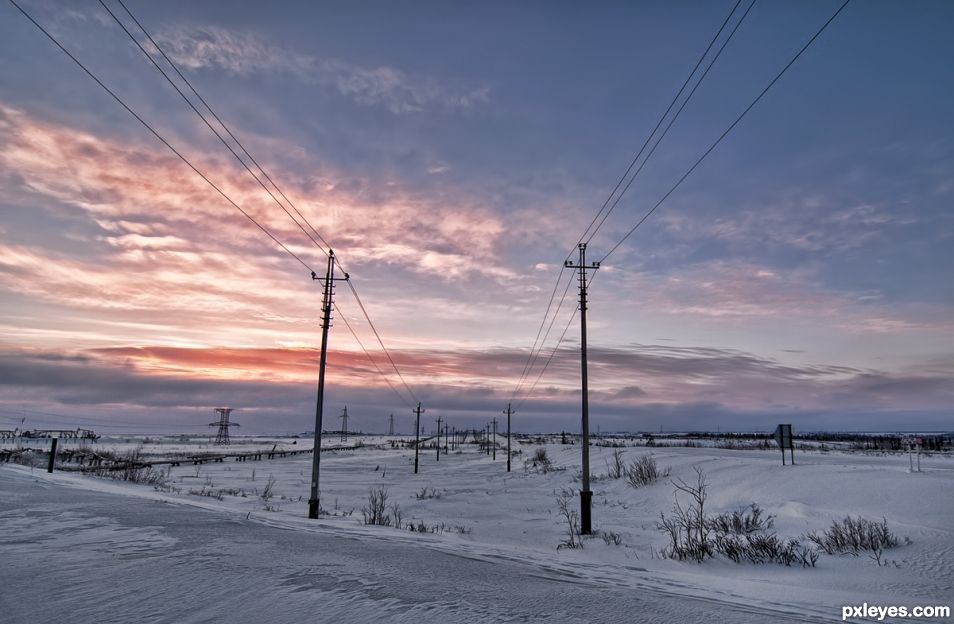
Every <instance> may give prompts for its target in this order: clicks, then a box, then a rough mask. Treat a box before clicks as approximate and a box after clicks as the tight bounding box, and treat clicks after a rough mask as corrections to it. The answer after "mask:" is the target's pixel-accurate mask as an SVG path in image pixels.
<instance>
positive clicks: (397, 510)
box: [390, 503, 403, 528]
mask: <svg viewBox="0 0 954 624" xmlns="http://www.w3.org/2000/svg"><path fill="white" fill-rule="evenodd" d="M390 509H391V519H392V520H393V522H394V526H396V527H398V528H400V527H401V517H402V515H403V514H402V513H401V506H400V505H398V504H397V503H391V507H390Z"/></svg>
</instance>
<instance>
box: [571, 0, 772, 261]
mask: <svg viewBox="0 0 954 624" xmlns="http://www.w3.org/2000/svg"><path fill="white" fill-rule="evenodd" d="M755 1H756V0H752V2H751V3H750V4H749V6H748V8H747V9H746V10H745V12H744V13H743V14H742V17H741V18H739V21H738V22H736V24H735V26H734V27H733V28H732V30H731V32H729V36H728V37H726V38H725V41H723V42H722V45H721V46H719V49H718V50H717V51H716V53H715V55H714V56H713V57H712V59H711V60H710V61H709V64H708V65H707V66H706V69H705V71H703V72H702V75H701V76H700V77H699V80H697V81H696V84H695V85H694V86H693V87H692V89H691V90H690V91H689V94H688V95H687V96H686V98H685V99H684V100H683V101H682V104H681V105H680V106H679V108H678V109H677V110H676V113H675V114H674V115H673V116H672V118H670V120H669V123H668V124H666V128H665V129H664V130H663V131H662V133H661V134H660V135H659V137H658V138H657V139H656V142H655V143H653V146H652V148H651V149H650V150H649V153H647V154H646V158H644V159H643V162H642V163H641V164H640V165H639V167H638V168H637V169H636V171H635V172H634V173H633V175H632V177H630V179H629V182H627V183H626V186H624V187H623V190H622V191H620V193H619V195H617V196H616V199H615V200H614V201H613V204H612V205H611V206H610V207H609V210H607V211H606V213H605V214H604V215H603V218H602V219H600V222H599V223H598V224H597V225H596V227H595V228H594V229H593V231H592V232H591V233H590V235H589V236H588V237H587V239H586V242H587V243H589V242H590V241H592V240H593V237H594V236H596V234H597V232H599V231H600V229H601V228H602V227H603V224H604V223H606V220H607V219H608V218H609V216H610V214H612V212H613V210H615V209H616V206H617V205H618V204H619V202H620V200H621V199H623V195H625V194H626V191H628V190H629V187H630V186H632V184H633V182H634V181H635V180H636V177H637V176H638V175H639V173H640V172H641V171H642V170H643V167H645V166H646V163H648V162H649V160H650V159H651V158H652V157H653V154H654V153H656V148H657V147H659V144H660V143H661V142H662V140H663V139H664V138H666V135H667V134H669V130H670V129H671V128H672V126H673V124H674V123H676V120H677V119H678V118H679V115H681V114H682V111H683V110H684V109H685V108H686V105H687V104H689V100H691V99H692V96H693V95H695V93H696V90H697V89H698V88H699V86H700V85H701V84H702V82H703V81H704V80H705V79H706V76H708V75H709V70H711V69H712V67H713V65H715V63H716V61H717V60H719V57H720V56H722V52H723V50H725V48H726V46H727V45H729V42H730V41H732V37H734V36H735V33H736V31H737V30H739V27H740V26H741V25H742V22H744V21H745V18H746V17H748V15H749V12H750V11H751V10H752V7H754V6H755ZM736 6H738V4H736ZM734 11H735V9H733V12H734ZM730 17H731V14H730ZM727 19H728V18H727ZM720 32H721V30H720ZM717 36H718V35H717ZM713 41H715V39H713ZM710 45H711V44H710ZM699 60H700V61H701V60H702V59H701V58H700V59H699ZM697 67H698V65H697ZM693 72H695V69H693ZM690 77H691V75H690ZM687 80H688V79H687ZM677 97H678V94H677ZM673 101H674V102H675V100H673ZM670 107H671V106H670ZM667 112H668V111H667ZM663 118H665V115H664V116H663V117H662V118H660V120H659V121H660V122H662V120H663ZM656 128H657V129H658V128H659V125H658V124H657V125H656ZM653 132H654V133H655V130H653ZM651 136H652V135H650V137H651ZM644 147H645V145H644Z"/></svg>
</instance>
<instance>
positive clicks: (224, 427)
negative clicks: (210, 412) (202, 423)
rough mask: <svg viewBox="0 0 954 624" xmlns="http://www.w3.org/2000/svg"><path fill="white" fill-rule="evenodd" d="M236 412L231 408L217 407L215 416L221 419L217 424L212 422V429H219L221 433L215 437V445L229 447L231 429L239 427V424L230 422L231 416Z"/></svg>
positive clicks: (210, 424)
mask: <svg viewBox="0 0 954 624" xmlns="http://www.w3.org/2000/svg"><path fill="white" fill-rule="evenodd" d="M233 411H234V410H233V409H232V408H231V407H217V408H215V415H216V416H218V417H219V419H218V420H217V421H215V422H210V423H209V426H210V427H218V428H219V432H218V433H217V434H216V436H215V444H223V445H225V446H228V445H229V427H238V426H239V424H238V423H234V422H229V414H231V413H232V412H233Z"/></svg>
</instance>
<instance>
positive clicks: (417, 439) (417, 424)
mask: <svg viewBox="0 0 954 624" xmlns="http://www.w3.org/2000/svg"><path fill="white" fill-rule="evenodd" d="M423 411H424V410H422V409H421V402H420V401H418V402H417V409H415V410H414V413H415V414H417V420H415V421H414V474H417V456H418V454H419V452H420V449H421V412H423Z"/></svg>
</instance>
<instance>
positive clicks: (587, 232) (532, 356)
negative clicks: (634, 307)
mask: <svg viewBox="0 0 954 624" xmlns="http://www.w3.org/2000/svg"><path fill="white" fill-rule="evenodd" d="M741 3H742V0H736V3H735V4H734V5H733V7H732V10H731V11H729V14H728V15H727V16H726V17H725V19H724V20H723V21H722V24H721V25H720V26H719V29H718V30H717V31H716V33H715V35H713V36H712V38H711V39H710V40H709V44H708V45H707V46H706V48H705V50H704V51H703V52H702V55H701V56H700V57H699V59H698V60H697V61H696V63H695V65H694V66H693V68H692V71H690V72H689V75H688V76H686V79H685V80H684V81H683V83H682V86H680V87H679V90H678V91H676V94H675V95H674V96H673V98H672V100H671V101H670V102H669V106H667V107H666V110H665V111H664V112H663V114H662V115H661V116H660V117H659V119H658V120H657V122H656V125H655V126H654V127H653V129H652V132H650V133H649V135H648V136H647V137H646V140H645V141H644V142H643V144H642V146H641V147H640V148H639V151H638V152H637V153H636V155H635V156H634V157H633V159H632V161H631V162H630V163H629V166H628V167H627V168H626V171H625V172H624V173H623V175H622V176H620V178H619V180H618V181H617V182H616V185H615V186H614V187H613V190H612V191H611V192H610V194H609V195H608V196H607V198H606V200H605V201H604V202H603V205H602V206H600V209H599V210H598V211H597V213H596V215H594V216H593V219H592V220H591V221H590V223H589V225H587V227H586V229H585V230H584V231H583V234H582V235H581V236H580V239H579V241H577V244H576V245H574V246H573V248H572V249H571V250H570V255H572V253H573V251H574V250H575V249H576V247H577V245H579V243H582V242H584V239H586V242H589V241H590V240H592V238H593V236H595V235H596V233H597V232H598V231H599V229H600V228H601V227H602V226H603V223H604V222H605V221H606V219H607V218H608V217H609V215H610V213H611V212H612V211H613V210H614V209H615V208H616V205H617V204H618V203H619V201H620V199H622V197H623V195H624V194H625V193H626V191H627V190H628V189H629V187H630V186H631V185H632V183H633V181H634V180H635V179H636V176H638V175H639V173H640V171H642V169H643V167H644V166H645V165H646V163H647V162H648V161H649V159H650V158H651V157H652V154H653V152H655V150H656V147H657V146H658V145H659V143H660V141H662V139H663V138H664V137H665V136H666V134H667V133H668V132H669V129H670V128H671V127H672V125H673V123H675V121H676V119H677V118H678V117H679V115H680V114H681V113H682V111H683V109H684V108H685V107H686V104H688V102H689V100H690V99H692V96H693V94H694V93H695V92H696V89H698V88H699V85H700V84H702V81H703V80H704V79H705V77H706V75H707V74H708V73H709V70H710V69H711V68H712V65H713V64H714V63H715V61H716V60H717V59H718V58H719V56H720V55H721V54H722V51H723V50H724V49H725V47H726V45H727V44H728V43H729V41H730V40H731V39H732V36H733V35H734V34H735V32H736V30H738V28H739V26H740V25H741V23H742V21H743V20H744V19H745V16H746V15H748V13H749V11H751V9H752V6H753V5H754V4H755V0H752V3H751V4H750V5H749V7H748V9H746V11H745V13H744V14H743V15H742V18H741V19H740V20H739V21H738V23H737V24H736V25H735V27H734V28H733V30H732V31H731V32H730V33H729V36H728V37H727V38H726V39H725V41H724V42H723V43H722V46H721V47H720V48H719V50H718V51H717V53H716V55H715V56H714V57H713V58H712V60H711V61H710V63H709V65H708V67H707V68H706V69H705V72H704V73H703V74H702V76H701V77H700V78H699V80H698V81H697V82H696V84H695V86H694V87H693V88H692V90H691V91H690V93H689V94H688V95H687V96H686V98H685V100H684V101H683V103H682V105H681V106H680V107H679V109H678V110H677V111H676V113H675V115H673V117H672V118H671V120H670V121H669V124H668V125H667V126H666V128H665V130H664V131H663V133H662V134H660V136H659V137H658V139H657V140H656V143H655V144H654V145H653V147H652V148H651V150H650V152H649V153H648V154H647V155H646V158H645V159H643V162H642V164H641V165H640V166H639V167H638V168H637V169H636V171H635V173H633V174H632V176H631V177H630V173H631V172H632V171H633V167H635V166H636V163H637V162H638V161H639V159H640V157H641V156H642V155H643V152H644V151H645V150H646V147H647V146H648V145H649V143H650V142H651V141H652V139H653V137H654V136H655V135H656V132H657V131H658V130H659V128H660V126H662V124H663V122H664V121H665V120H666V117H667V116H668V115H669V113H670V112H671V111H672V109H673V107H674V106H675V105H676V102H678V101H679V98H680V96H682V94H683V92H684V91H685V89H686V87H687V86H688V85H689V83H690V82H691V81H692V78H693V76H695V75H696V72H697V71H698V70H699V67H700V66H701V65H702V63H703V61H704V60H705V59H706V57H707V56H708V55H709V52H710V51H711V50H712V47H713V46H714V45H715V43H716V41H718V40H719V37H720V36H721V35H722V33H723V31H724V30H725V28H726V26H727V25H728V24H729V22H730V21H731V19H732V16H733V15H735V12H736V11H737V10H738V8H739V5H740V4H741ZM627 177H628V178H629V181H628V182H627V183H626V185H625V187H624V188H623V190H622V191H621V192H620V193H619V195H618V196H617V191H619V190H620V187H621V186H622V185H623V183H624V182H625V181H626V179H627ZM614 197H615V200H614ZM611 202H612V204H611ZM607 207H608V210H607ZM601 216H602V219H601V218H600V217H601ZM598 220H599V224H598V225H596V228H595V229H593V231H592V233H591V232H590V230H591V229H592V228H593V226H594V224H596V223H597V221H598ZM587 235H589V237H587ZM570 255H568V256H567V259H569V258H570ZM564 268H565V267H564V266H561V268H560V274H559V275H557V283H556V284H555V285H554V287H553V293H551V295H550V301H549V302H548V303H547V310H546V312H545V313H544V315H543V320H542V321H541V323H540V328H539V329H538V330H537V336H536V338H535V339H534V342H533V346H532V347H531V348H530V355H529V356H528V358H527V364H525V365H524V369H523V372H522V373H521V375H520V380H519V381H518V382H517V388H516V389H515V390H514V393H513V396H512V397H511V399H512V398H513V397H515V396H516V395H517V393H518V392H519V391H520V387H521V386H522V385H523V382H524V380H525V379H526V377H527V376H528V375H529V374H530V371H531V370H532V369H533V363H534V362H535V361H536V358H537V357H538V356H539V354H540V352H541V351H542V350H543V345H544V344H545V342H546V337H544V340H543V342H541V343H540V346H539V349H537V341H538V340H539V338H540V332H541V330H542V329H543V326H544V325H545V324H546V322H547V317H548V315H549V312H550V309H551V308H552V306H553V301H554V299H555V296H556V292H557V289H558V287H559V283H560V278H561V276H562V275H563V270H564ZM570 283H572V280H571V281H570ZM567 292H569V287H568V288H567V290H566V291H564V293H563V298H562V299H561V300H560V304H559V306H562V305H563V300H564V299H565V298H566V295H567ZM559 306H558V308H557V310H558V311H559ZM555 320H556V316H554V318H553V320H551V322H550V327H551V328H552V326H553V321H555ZM547 333H549V330H548V332H547ZM535 349H536V354H535V353H534V350H535Z"/></svg>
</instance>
